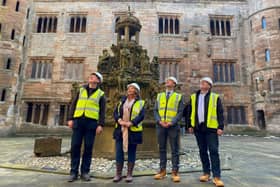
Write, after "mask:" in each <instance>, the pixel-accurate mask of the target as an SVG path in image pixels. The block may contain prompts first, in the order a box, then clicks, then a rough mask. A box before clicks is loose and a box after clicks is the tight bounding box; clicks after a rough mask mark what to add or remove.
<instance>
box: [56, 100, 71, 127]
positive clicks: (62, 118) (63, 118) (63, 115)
mask: <svg viewBox="0 0 280 187" xmlns="http://www.w3.org/2000/svg"><path fill="white" fill-rule="evenodd" d="M58 106H59V115H58V122H57V123H58V125H59V126H67V118H68V115H69V111H70V103H59V105H58ZM62 108H63V110H64V111H63V112H62Z"/></svg>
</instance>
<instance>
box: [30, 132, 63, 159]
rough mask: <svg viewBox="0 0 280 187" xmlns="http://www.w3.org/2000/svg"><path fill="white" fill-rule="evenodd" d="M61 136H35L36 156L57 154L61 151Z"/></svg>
mask: <svg viewBox="0 0 280 187" xmlns="http://www.w3.org/2000/svg"><path fill="white" fill-rule="evenodd" d="M61 143H62V138H59V137H43V138H36V139H35V143H34V154H35V155H36V156H38V157H46V156H59V155H60V154H61V153H60V152H61Z"/></svg>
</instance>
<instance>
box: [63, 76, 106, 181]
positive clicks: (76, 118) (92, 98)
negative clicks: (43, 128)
mask: <svg viewBox="0 0 280 187" xmlns="http://www.w3.org/2000/svg"><path fill="white" fill-rule="evenodd" d="M102 81H103V77H102V75H101V74H100V73H98V72H94V73H92V74H90V76H89V77H88V82H87V84H86V85H84V86H82V87H80V89H79V92H78V93H77V95H76V97H75V98H74V99H73V101H72V104H71V106H70V111H69V116H68V126H69V127H70V128H72V130H73V133H72V140H71V170H70V177H69V179H68V182H73V181H75V180H77V179H78V175H79V167H80V153H81V146H82V142H83V141H84V149H83V150H84V152H83V157H82V164H81V168H80V174H81V179H82V180H84V181H90V175H89V171H90V165H91V159H92V149H93V144H94V139H95V135H96V134H100V133H101V132H102V130H103V126H104V124H105V104H106V100H105V96H104V92H103V91H102V90H101V89H100V88H99V85H100V84H101V83H102Z"/></svg>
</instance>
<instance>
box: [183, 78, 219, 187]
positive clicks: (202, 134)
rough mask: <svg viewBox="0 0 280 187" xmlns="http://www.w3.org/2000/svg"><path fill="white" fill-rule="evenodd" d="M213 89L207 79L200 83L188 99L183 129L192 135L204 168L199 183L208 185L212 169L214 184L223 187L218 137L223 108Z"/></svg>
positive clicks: (209, 79)
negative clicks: (197, 89)
mask: <svg viewBox="0 0 280 187" xmlns="http://www.w3.org/2000/svg"><path fill="white" fill-rule="evenodd" d="M212 86H213V81H212V79H211V78H210V77H204V78H202V79H201V80H200V90H199V91H197V92H196V93H194V94H192V95H191V98H190V102H189V104H188V105H187V108H186V110H185V111H186V113H187V114H185V116H186V126H187V127H188V130H189V132H190V133H194V135H195V137H196V140H197V144H198V147H199V154H200V159H201V162H202V168H203V175H202V176H201V177H200V178H199V180H200V181H201V182H207V181H209V180H210V168H211V169H212V173H213V183H214V184H215V185H216V186H218V187H223V186H224V183H223V182H222V181H221V169H220V158H219V150H218V148H219V137H218V136H221V135H222V134H223V129H224V116H223V106H222V102H221V99H220V97H219V95H218V94H216V93H213V92H212V91H211V88H212ZM208 152H209V153H210V161H211V164H210V161H209V154H208Z"/></svg>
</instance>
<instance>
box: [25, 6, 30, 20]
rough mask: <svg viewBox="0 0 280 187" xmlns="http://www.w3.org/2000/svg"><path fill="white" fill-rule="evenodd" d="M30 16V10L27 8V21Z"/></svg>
mask: <svg viewBox="0 0 280 187" xmlns="http://www.w3.org/2000/svg"><path fill="white" fill-rule="evenodd" d="M29 14H30V8H27V10H26V17H25V18H26V19H29Z"/></svg>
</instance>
